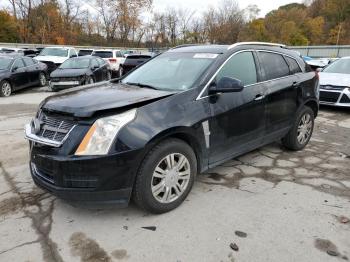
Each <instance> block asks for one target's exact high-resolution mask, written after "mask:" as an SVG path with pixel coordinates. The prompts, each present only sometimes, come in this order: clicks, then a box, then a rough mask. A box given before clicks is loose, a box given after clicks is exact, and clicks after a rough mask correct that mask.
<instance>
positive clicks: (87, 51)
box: [78, 50, 92, 56]
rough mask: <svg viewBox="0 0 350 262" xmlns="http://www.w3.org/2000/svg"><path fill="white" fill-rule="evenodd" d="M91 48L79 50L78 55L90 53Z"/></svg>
mask: <svg viewBox="0 0 350 262" xmlns="http://www.w3.org/2000/svg"><path fill="white" fill-rule="evenodd" d="M91 53H92V50H79V53H78V55H79V56H85V55H91Z"/></svg>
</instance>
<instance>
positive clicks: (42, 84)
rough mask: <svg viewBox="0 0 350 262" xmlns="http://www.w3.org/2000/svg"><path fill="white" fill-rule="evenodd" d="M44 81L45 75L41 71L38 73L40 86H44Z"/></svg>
mask: <svg viewBox="0 0 350 262" xmlns="http://www.w3.org/2000/svg"><path fill="white" fill-rule="evenodd" d="M46 82H47V80H46V75H45V74H44V73H43V72H41V73H40V74H39V85H40V87H43V86H46Z"/></svg>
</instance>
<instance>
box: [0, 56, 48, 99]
mask: <svg viewBox="0 0 350 262" xmlns="http://www.w3.org/2000/svg"><path fill="white" fill-rule="evenodd" d="M46 79H47V65H45V64H44V63H41V62H39V61H37V60H35V59H32V58H30V57H22V56H0V96H10V95H11V94H12V92H14V91H17V90H20V89H23V88H26V87H31V86H38V85H39V86H44V85H46Z"/></svg>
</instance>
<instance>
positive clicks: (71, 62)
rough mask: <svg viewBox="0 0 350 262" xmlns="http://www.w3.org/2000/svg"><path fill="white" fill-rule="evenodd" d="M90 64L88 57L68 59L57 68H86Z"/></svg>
mask: <svg viewBox="0 0 350 262" xmlns="http://www.w3.org/2000/svg"><path fill="white" fill-rule="evenodd" d="M89 66H90V59H89V58H83V59H82V58H80V59H68V60H67V61H65V62H64V63H63V64H62V65H61V66H60V67H59V68H61V69H79V68H88V67H89Z"/></svg>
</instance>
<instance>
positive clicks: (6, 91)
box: [0, 80, 12, 97]
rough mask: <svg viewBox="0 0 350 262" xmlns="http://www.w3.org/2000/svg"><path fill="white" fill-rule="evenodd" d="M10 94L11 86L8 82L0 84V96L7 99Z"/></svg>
mask: <svg viewBox="0 0 350 262" xmlns="http://www.w3.org/2000/svg"><path fill="white" fill-rule="evenodd" d="M11 94H12V86H11V84H10V82H9V81H6V80H4V81H1V82H0V96H2V97H9V96H10V95H11Z"/></svg>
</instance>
